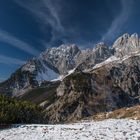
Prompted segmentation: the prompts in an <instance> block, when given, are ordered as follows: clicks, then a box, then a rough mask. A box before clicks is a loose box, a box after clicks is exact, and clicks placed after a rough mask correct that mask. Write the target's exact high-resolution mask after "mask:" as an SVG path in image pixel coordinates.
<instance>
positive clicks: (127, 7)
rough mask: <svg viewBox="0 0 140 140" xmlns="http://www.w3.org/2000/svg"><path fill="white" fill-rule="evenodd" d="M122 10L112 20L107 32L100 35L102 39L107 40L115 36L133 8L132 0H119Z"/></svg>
mask: <svg viewBox="0 0 140 140" xmlns="http://www.w3.org/2000/svg"><path fill="white" fill-rule="evenodd" d="M121 5H122V11H121V13H120V15H119V16H117V17H116V18H115V19H114V20H113V21H112V24H111V26H110V27H109V29H108V30H107V32H106V33H105V34H104V35H103V36H102V39H101V40H102V41H109V40H112V39H113V38H114V37H116V35H117V34H119V33H120V32H121V30H122V28H123V27H124V26H125V24H126V23H127V21H128V19H129V17H130V14H131V12H132V8H133V0H121Z"/></svg>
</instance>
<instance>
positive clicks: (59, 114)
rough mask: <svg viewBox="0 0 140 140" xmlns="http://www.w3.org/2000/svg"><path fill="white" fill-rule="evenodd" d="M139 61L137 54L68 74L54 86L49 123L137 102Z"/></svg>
mask: <svg viewBox="0 0 140 140" xmlns="http://www.w3.org/2000/svg"><path fill="white" fill-rule="evenodd" d="M133 61H135V62H134V63H133ZM139 63H140V62H139V56H137V57H130V58H129V59H127V60H124V61H123V62H121V63H120V61H118V62H115V63H112V62H111V63H109V64H108V65H103V66H101V67H99V68H97V69H93V70H91V71H90V72H87V73H84V72H80V71H79V72H78V71H77V72H75V73H73V74H71V75H69V76H68V77H66V78H65V79H64V80H63V81H62V82H61V84H60V86H59V87H58V88H57V96H58V99H57V100H56V102H53V103H52V104H51V105H50V106H48V107H47V108H46V117H47V120H48V122H49V123H58V122H69V121H75V120H79V119H82V118H85V117H88V116H92V115H95V114H97V113H100V112H108V111H111V110H115V109H118V108H122V107H128V106H133V105H135V104H137V103H139V97H140V92H139V90H140V76H139V75H140V67H139V66H140V65H139Z"/></svg>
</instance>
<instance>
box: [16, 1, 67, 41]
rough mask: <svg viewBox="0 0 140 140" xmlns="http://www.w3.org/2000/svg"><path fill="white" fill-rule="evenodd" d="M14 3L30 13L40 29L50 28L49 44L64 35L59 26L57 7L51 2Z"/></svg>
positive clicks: (62, 28) (62, 29) (60, 25)
mask: <svg viewBox="0 0 140 140" xmlns="http://www.w3.org/2000/svg"><path fill="white" fill-rule="evenodd" d="M15 2H16V3H17V4H19V5H20V6H22V7H24V8H25V9H27V10H28V11H30V12H31V13H32V14H33V16H34V17H35V18H36V19H37V21H38V22H39V23H40V27H41V28H42V27H48V25H49V26H51V28H52V31H51V33H52V38H51V40H50V42H51V41H54V40H56V39H57V38H60V36H63V34H64V33H65V32H64V27H63V26H62V24H61V20H60V16H59V14H58V11H57V8H58V7H59V5H57V4H56V3H53V2H52V0H40V1H32V0H29V1H28V2H24V1H22V0H15ZM45 32H46V30H45Z"/></svg>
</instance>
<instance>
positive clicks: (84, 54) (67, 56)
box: [0, 33, 140, 96]
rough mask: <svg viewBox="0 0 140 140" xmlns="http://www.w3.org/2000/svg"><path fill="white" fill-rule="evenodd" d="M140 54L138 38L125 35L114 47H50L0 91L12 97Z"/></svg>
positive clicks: (2, 85) (99, 44) (14, 74)
mask: <svg viewBox="0 0 140 140" xmlns="http://www.w3.org/2000/svg"><path fill="white" fill-rule="evenodd" d="M139 52H140V39H139V38H138V35H137V34H136V33H135V34H132V35H129V34H124V35H122V36H121V37H119V38H118V39H117V40H116V41H115V42H114V44H113V46H112V47H109V46H107V45H106V44H105V43H103V42H101V43H98V44H96V45H93V48H90V49H86V50H80V48H78V46H76V45H74V44H73V45H61V46H59V47H53V48H49V49H47V50H46V51H44V52H42V53H41V54H40V55H39V57H36V58H33V59H31V60H29V61H28V62H27V63H26V64H25V65H23V66H22V67H21V68H19V69H18V70H17V71H16V72H15V73H13V74H12V75H11V77H10V78H9V79H8V80H6V81H5V82H3V83H1V84H0V91H1V92H2V93H6V94H8V95H12V96H18V95H21V94H24V93H25V92H27V91H28V90H30V89H32V88H34V87H38V86H39V85H41V83H42V82H44V81H54V80H56V79H58V80H59V79H60V80H62V79H61V77H65V76H66V75H67V74H70V72H71V71H75V70H81V71H88V70H91V69H93V68H97V67H100V66H102V65H104V64H108V63H111V62H113V61H116V60H122V59H127V58H128V57H130V56H132V55H136V54H137V55H138V54H139Z"/></svg>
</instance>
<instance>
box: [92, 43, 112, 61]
mask: <svg viewBox="0 0 140 140" xmlns="http://www.w3.org/2000/svg"><path fill="white" fill-rule="evenodd" d="M93 51H94V52H95V55H96V56H97V57H101V58H104V59H106V58H108V57H109V56H111V54H112V52H111V49H110V48H109V46H108V45H107V44H105V43H104V42H100V43H98V44H96V45H95V46H94V48H93Z"/></svg>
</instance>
